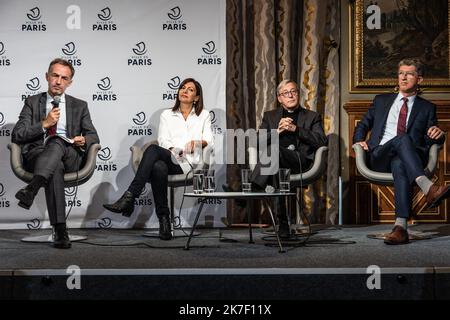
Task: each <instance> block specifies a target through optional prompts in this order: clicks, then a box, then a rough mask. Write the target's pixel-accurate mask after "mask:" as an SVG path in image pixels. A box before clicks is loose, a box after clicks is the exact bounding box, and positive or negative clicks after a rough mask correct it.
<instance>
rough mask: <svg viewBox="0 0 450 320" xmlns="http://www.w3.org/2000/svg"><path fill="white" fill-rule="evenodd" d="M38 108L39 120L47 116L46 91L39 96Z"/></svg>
mask: <svg viewBox="0 0 450 320" xmlns="http://www.w3.org/2000/svg"><path fill="white" fill-rule="evenodd" d="M38 108H39V119H37V120H38V122H40V121H42V120H43V119H45V118H46V117H47V93H45V92H44V93H43V94H42V95H41V97H40V98H39V106H38ZM35 119H36V118H35Z"/></svg>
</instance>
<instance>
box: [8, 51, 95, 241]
mask: <svg viewBox="0 0 450 320" xmlns="http://www.w3.org/2000/svg"><path fill="white" fill-rule="evenodd" d="M74 73H75V70H74V68H73V66H72V65H71V64H70V63H69V62H68V61H66V60H63V59H55V60H53V61H52V62H50V65H49V68H48V71H47V73H46V75H45V76H46V80H47V82H48V91H47V92H46V93H40V94H37V95H34V96H31V97H29V98H27V99H26V100H25V104H24V106H23V108H22V111H21V113H20V115H19V121H18V122H17V123H16V125H15V126H14V129H13V132H12V141H13V142H14V143H17V144H20V145H21V149H22V157H23V160H24V166H25V168H26V169H27V170H29V171H31V172H33V173H34V175H33V179H32V180H31V182H30V183H29V184H28V185H27V186H26V187H24V188H22V189H20V190H19V191H18V192H17V193H16V198H17V199H18V200H19V206H21V207H22V208H25V209H29V208H30V207H31V205H32V204H33V201H34V198H35V196H36V194H37V193H38V191H39V189H40V188H41V187H45V199H46V202H47V209H48V213H49V218H50V223H51V225H52V226H53V227H54V230H55V237H54V241H53V245H54V247H56V248H64V249H66V248H70V246H71V243H70V239H69V236H68V233H67V229H66V214H65V195H64V173H65V172H75V171H77V170H78V169H79V168H80V166H81V163H82V157H83V155H84V153H85V151H87V150H88V149H89V146H90V145H91V144H93V143H98V142H99V138H98V135H97V132H96V130H95V128H94V125H93V124H92V121H91V117H90V114H89V110H88V107H87V103H86V102H85V101H82V100H79V99H77V98H75V97H72V96H69V95H67V94H65V91H66V89H67V88H68V87H69V86H70V84H71V83H72V78H73V76H74ZM70 139H72V141H70Z"/></svg>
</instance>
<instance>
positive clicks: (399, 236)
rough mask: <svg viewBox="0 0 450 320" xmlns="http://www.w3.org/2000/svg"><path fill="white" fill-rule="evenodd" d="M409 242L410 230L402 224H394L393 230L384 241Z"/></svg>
mask: <svg viewBox="0 0 450 320" xmlns="http://www.w3.org/2000/svg"><path fill="white" fill-rule="evenodd" d="M408 242H409V236H408V231H406V230H405V229H403V227H400V226H394V229H392V232H391V233H389V234H388V235H386V237H385V238H384V243H386V244H405V243H408Z"/></svg>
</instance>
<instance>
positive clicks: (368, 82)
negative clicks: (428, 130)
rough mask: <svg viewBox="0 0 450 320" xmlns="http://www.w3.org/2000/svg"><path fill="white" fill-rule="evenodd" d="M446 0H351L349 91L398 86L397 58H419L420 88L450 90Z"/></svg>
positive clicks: (448, 6) (449, 4) (448, 0)
mask: <svg viewBox="0 0 450 320" xmlns="http://www.w3.org/2000/svg"><path fill="white" fill-rule="evenodd" d="M449 14H450V0H428V1H423V0H379V1H372V0H355V1H353V2H352V6H351V12H350V27H351V41H350V57H349V59H350V79H349V80H350V81H349V83H350V92H360V93H364V92H368V93H369V92H385V91H386V90H387V88H394V87H395V86H396V85H397V75H396V74H397V68H398V67H397V66H398V62H399V61H400V60H402V59H404V58H416V59H420V60H421V61H422V63H423V64H424V81H423V82H422V85H421V87H422V90H423V91H424V92H441V91H448V90H449V88H450V59H449V52H450V51H449V23H450V20H449Z"/></svg>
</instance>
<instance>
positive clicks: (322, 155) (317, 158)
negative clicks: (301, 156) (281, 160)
mask: <svg viewBox="0 0 450 320" xmlns="http://www.w3.org/2000/svg"><path fill="white" fill-rule="evenodd" d="M327 156H328V147H327V146H322V147H320V148H319V149H317V150H316V153H315V154H314V162H313V165H312V167H311V168H310V169H309V170H308V171H305V172H303V173H298V174H291V179H290V181H291V182H294V183H295V182H300V181H301V183H302V184H304V185H308V184H311V183H313V182H314V181H316V180H317V179H318V178H320V177H321V176H322V175H323V173H324V171H325V168H326V166H327V160H328V159H327Z"/></svg>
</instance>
